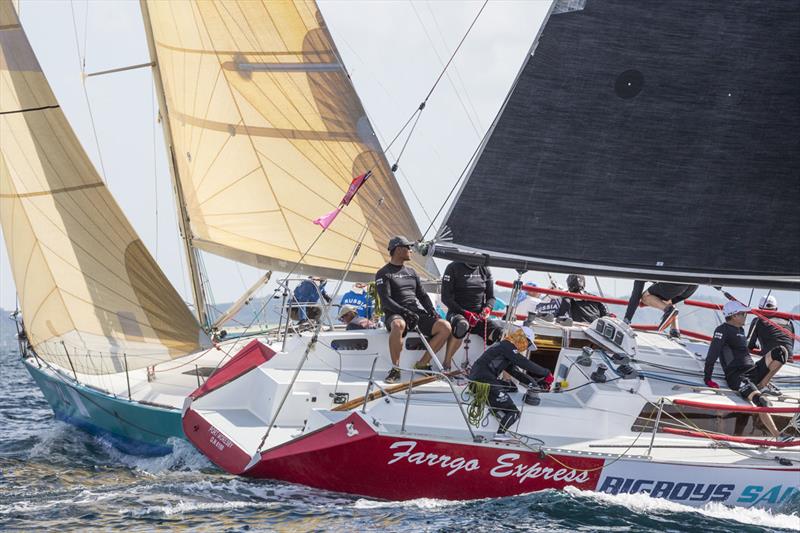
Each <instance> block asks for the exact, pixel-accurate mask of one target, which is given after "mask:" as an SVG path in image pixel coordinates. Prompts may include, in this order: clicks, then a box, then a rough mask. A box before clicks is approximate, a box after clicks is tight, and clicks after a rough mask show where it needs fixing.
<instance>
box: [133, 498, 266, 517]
mask: <svg viewBox="0 0 800 533" xmlns="http://www.w3.org/2000/svg"><path fill="white" fill-rule="evenodd" d="M261 505H262V504H261V503H259V502H240V501H229V502H187V501H183V500H180V501H179V502H178V503H175V504H166V505H155V506H150V507H145V508H144V509H133V510H127V511H125V514H129V515H131V516H135V517H140V516H152V515H157V516H174V515H182V514H186V513H192V512H195V511H227V510H229V509H242V508H245V507H259V506H261Z"/></svg>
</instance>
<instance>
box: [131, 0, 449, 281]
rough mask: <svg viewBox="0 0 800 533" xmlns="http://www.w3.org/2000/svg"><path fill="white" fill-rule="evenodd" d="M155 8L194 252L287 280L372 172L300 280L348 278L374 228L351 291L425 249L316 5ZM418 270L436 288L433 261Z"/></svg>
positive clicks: (232, 2) (176, 4) (151, 8)
mask: <svg viewBox="0 0 800 533" xmlns="http://www.w3.org/2000/svg"><path fill="white" fill-rule="evenodd" d="M145 8H146V9H147V11H148V12H149V17H145V19H146V21H147V19H148V18H149V21H150V24H151V28H152V33H153V37H154V40H155V48H156V61H157V65H158V67H157V68H158V69H159V72H160V74H161V77H162V80H163V84H164V91H165V93H166V100H167V107H168V110H167V114H168V120H169V121H170V126H171V129H172V135H173V142H174V146H173V152H174V157H175V162H176V166H177V169H178V174H179V177H180V184H181V186H182V189H183V194H184V197H185V201H186V205H187V210H188V215H189V219H190V226H191V233H192V244H193V245H194V246H196V247H199V248H200V249H202V250H205V251H208V252H212V253H215V254H218V255H221V256H224V257H228V258H230V259H234V260H237V261H240V262H243V263H246V264H250V265H252V266H256V267H262V268H273V269H277V270H284V271H286V270H287V269H289V268H291V267H292V266H293V265H294V264H295V262H297V261H298V260H300V258H301V256H302V255H303V252H305V251H306V250H307V249H308V247H309V246H310V245H311V244H312V242H313V241H314V239H315V238H316V237H317V236H318V235H319V233H320V230H321V228H320V227H319V226H317V225H314V224H313V223H312V220H313V219H315V218H316V217H319V216H320V215H324V214H325V213H328V212H330V211H331V210H332V209H334V208H335V207H336V206H337V205H338V204H339V201H340V200H341V199H342V197H343V195H344V193H345V192H346V191H347V188H348V186H349V184H350V182H351V180H352V179H353V178H354V177H356V176H359V175H361V174H363V173H364V172H366V171H368V170H372V172H373V175H374V177H373V178H371V179H370V180H369V181H367V183H366V184H365V185H364V187H362V189H361V191H360V192H359V193H358V196H356V198H355V200H354V201H353V202H352V203H351V204H350V205H349V206H348V207H346V208H345V209H344V211H343V212H342V213H341V214H340V215H339V216H338V218H337V219H336V220H335V222H334V223H333V224H332V225H331V226H330V228H329V229H328V231H327V233H326V234H325V235H324V236H323V237H322V238H321V239H320V240H319V242H317V243H316V244H315V245H314V246H313V247H312V248H311V250H310V252H309V253H308V255H307V256H306V257H305V258H304V259H303V262H302V263H303V264H302V265H301V268H299V269H298V270H300V271H307V272H314V273H318V274H327V275H340V274H341V272H342V271H343V270H345V268H346V265H347V262H348V260H349V258H350V256H351V254H352V252H353V250H354V249H355V247H356V244H357V242H358V241H359V238H360V235H361V233H362V229H363V228H364V226H365V224H366V223H367V221H369V222H370V225H369V231H368V233H367V235H366V237H365V238H364V240H363V245H362V247H361V249H360V251H359V253H358V255H357V257H356V258H355V261H354V263H353V266H352V269H351V275H350V276H349V278H350V279H371V278H372V276H373V275H374V273H375V271H376V270H377V269H379V268H380V267H381V266H383V265H384V264H385V263H386V259H387V252H386V244H387V242H388V240H389V238H391V237H392V236H393V235H398V234H399V235H405V236H406V237H408V238H411V239H417V238H419V236H420V232H419V229H418V228H417V225H416V223H415V222H414V219H413V217H412V215H411V212H410V210H409V208H408V205H407V204H406V202H405V199H404V198H403V195H402V192H401V191H400V188H399V187H398V185H397V183H396V181H395V179H394V176H393V175H392V173H391V171H390V169H389V165H388V164H387V161H386V158H385V157H384V155H383V152H382V150H381V148H380V145H379V143H378V142H377V139H376V137H375V133H374V132H373V129H372V126H371V125H370V123H369V121H368V120H367V118H366V116H365V112H364V108H363V106H362V105H361V102H360V101H359V99H358V96H357V95H356V93H355V90H354V89H353V85H352V83H351V82H350V79H349V77H348V76H347V73H346V71H345V69H344V66H343V65H342V64H341V62H340V60H339V57H338V54H337V53H336V49H335V46H334V44H333V41H332V39H331V36H330V33H329V32H328V30H327V28H326V27H325V22H324V20H323V19H322V16H321V15H320V13H319V11H318V9H317V5H316V3H314V2H313V1H309V2H304V1H286V0H264V1H259V0H248V1H236V0H224V1H216V2H190V1H180V0H179V1H171V2H163V1H160V0H156V1H150V0H148V1H147V2H146V3H145ZM146 23H147V22H146ZM381 198H383V205H381V206H378V203H379V200H380V199H381ZM420 260H421V261H424V258H422V259H420ZM414 266H415V267H416V268H417V270H418V271H420V274H422V275H423V276H435V272H436V270H435V266H434V265H433V263H432V262H430V260H428V263H427V264H425V265H423V264H422V263H418V264H415V265H414Z"/></svg>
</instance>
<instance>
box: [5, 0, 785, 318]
mask: <svg viewBox="0 0 800 533" xmlns="http://www.w3.org/2000/svg"><path fill="white" fill-rule="evenodd" d="M482 3H483V2H482V1H455V0H451V1H442V0H438V1H436V0H431V1H428V0H420V1H413V2H409V1H388V0H384V1H345V0H335V1H321V2H320V3H319V5H320V9H321V11H322V14H323V16H324V17H325V19H326V21H327V24H328V27H329V29H330V31H331V33H332V35H333V38H334V41H335V42H336V43H337V46H338V48H339V52H340V54H341V56H342V59H343V61H344V63H345V65H346V67H347V68H348V71H349V72H350V75H351V77H352V79H353V83H354V85H355V87H356V91H357V92H358V94H359V96H360V98H361V100H362V102H363V104H364V107H365V108H366V110H367V114H368V116H369V118H370V120H371V121H372V124H373V127H374V128H375V131H376V132H377V134H378V136H379V139H380V140H381V142H382V144H383V145H384V146H386V144H387V141H388V140H389V139H391V138H392V137H394V135H395V133H396V132H397V131H398V129H399V128H400V127H401V125H402V124H403V123H404V122H405V121H406V120H407V118H408V117H409V116H410V115H411V114H412V113H413V111H414V110H415V109H416V108H417V106H418V105H419V103H420V101H421V100H422V99H423V98H424V97H425V95H426V94H427V93H428V91H429V89H430V87H431V85H432V84H433V82H434V80H435V79H436V77H437V76H438V75H439V72H440V71H441V69H442V67H443V65H444V63H445V62H446V61H447V60H448V58H449V57H450V55H451V54H452V52H453V50H454V49H455V47H456V46H457V45H458V42H459V41H460V40H461V38H462V36H463V35H464V32H465V31H466V29H467V28H468V27H469V25H470V23H471V22H472V20H473V18H474V17H475V15H476V14H477V12H478V11H479V9H480V8H481V5H482ZM548 7H549V2H548V1H544V0H541V1H540V0H529V1H499V0H498V1H491V2H489V4H488V5H487V7H486V8H485V9H484V11H483V13H482V14H481V16H480V18H479V19H478V21H477V23H476V25H475V27H474V28H473V30H472V32H471V33H470V35H469V37H468V38H467V40H466V41H465V43H464V45H463V46H462V48H461V49H460V50H459V52H458V54H457V55H456V57H455V60H454V62H453V64H452V65H451V67H450V68H449V69H448V73H447V75H446V76H445V78H444V79H443V80H442V82H441V83H440V84H439V86H438V87H437V89H436V91H435V92H434V93H433V95H432V96H431V98H430V100H429V101H428V105H427V106H426V109H425V111H424V112H423V114H422V117H421V119H420V122H419V124H418V126H417V129H416V132H415V134H414V137H413V138H412V139H411V141H410V143H409V145H408V148H407V149H406V152H405V153H404V155H403V158H402V160H401V161H400V169H399V171H398V173H397V178H398V181H399V183H400V187H401V188H402V189H403V192H404V194H405V195H406V199H407V201H408V204H409V206H410V207H411V210H412V212H413V213H414V215H415V217H416V219H417V222H418V224H419V226H420V228H421V229H422V231H425V229H426V228H427V227H428V226H429V224H430V221H431V218H432V217H433V216H434V214H435V213H436V212H437V211H438V210H439V208H440V207H441V206H442V203H443V201H444V199H445V197H446V196H447V193H448V192H449V191H450V189H451V187H452V186H453V184H454V183H455V182H456V180H457V179H458V176H459V174H460V173H461V171H462V169H463V168H464V166H465V165H466V163H467V161H468V159H469V157H470V155H471V154H472V152H473V151H474V150H475V148H476V146H477V145H478V144H479V142H480V140H481V138H482V137H483V135H484V134H485V132H486V130H487V129H488V127H489V126H490V124H491V122H492V120H493V119H494V117H495V115H496V114H497V112H498V110H499V107H500V105H501V103H502V101H503V99H504V98H505V96H506V93H507V91H508V90H509V87H510V86H511V83H512V82H513V79H514V78H515V76H516V74H517V73H518V71H519V69H520V67H521V65H522V63H523V61H524V59H525V57H526V55H527V53H528V50H529V48H530V46H531V44H532V41H533V38H534V36H535V35H536V33H537V31H538V29H539V27H540V25H541V23H542V21H543V18H544V16H545V14H546V12H547V9H548ZM20 11H21V20H22V24H23V27H24V28H25V31H26V32H27V35H28V38H29V39H30V41H31V44H32V46H33V49H34V51H35V53H36V55H37V57H38V58H39V61H40V63H41V65H42V68H43V70H44V72H45V74H46V75H47V78H48V80H49V81H50V84H51V86H52V87H53V91H54V92H55V94H56V97H57V98H58V100H59V102H60V104H61V107H62V109H63V110H64V112H65V114H66V116H67V119H68V120H69V121H70V123H71V124H72V127H73V128H74V129H75V131H76V133H77V135H78V137H79V138H80V140H81V142H82V144H83V146H84V148H85V149H86V151H87V153H88V154H89V156H90V158H91V159H92V161H93V162H94V163H95V166H96V167H97V168H98V169H99V170H100V172H101V175H103V176H104V178H105V180H106V183H107V184H108V186H109V188H110V190H111V192H112V194H113V195H114V197H115V198H116V199H117V201H118V202H119V203H120V205H121V207H122V209H123V211H124V212H125V214H126V215H127V216H128V218H129V219H130V221H131V223H132V224H133V226H134V228H135V229H136V230H137V232H138V233H139V235H140V237H141V239H142V241H143V242H144V243H145V245H146V246H147V247H148V248H149V250H150V252H151V253H152V254H153V256H154V257H155V258H156V260H157V262H158V263H159V265H160V266H161V267H162V269H163V270H164V271H165V273H166V275H167V277H168V278H169V279H170V280H171V281H172V283H173V285H174V286H175V288H176V289H177V290H178V292H179V293H180V294H181V295H182V296H183V297H184V299H185V300H187V301H190V300H191V289H190V285H189V282H188V276H187V273H186V267H185V264H184V257H183V251H182V247H181V244H180V242H179V236H178V231H177V222H176V217H175V204H174V199H173V195H172V191H171V184H170V178H169V172H168V168H167V163H166V159H165V148H164V143H163V137H162V132H161V126H160V125H159V124H157V122H156V120H155V117H156V115H157V104H156V99H155V94H154V89H153V84H152V75H151V73H150V70H149V69H139V70H133V71H127V72H121V73H116V74H109V75H104V76H97V77H91V78H87V79H86V80H85V85H84V84H82V79H81V78H82V77H81V63H82V62H84V60H85V72H87V73H91V72H97V71H101V70H106V69H112V68H118V67H124V66H129V65H136V64H141V63H146V62H149V56H148V52H147V46H146V42H145V36H144V28H143V24H142V18H141V13H140V11H139V3H138V1H118V0H103V1H89V2H87V1H84V0H74V1H73V2H68V1H66V0H61V1H48V0H21V1H20ZM84 86H85V94H84ZM87 97H88V104H87ZM92 118H93V120H94V130H93V127H92ZM94 131H96V136H95V134H94ZM96 139H97V140H96ZM395 157H396V154H395V153H392V152H389V157H388V158H389V161H390V162H394V160H395ZM444 211H445V212H446V209H445V210H444ZM439 222H440V220H437V221H436V224H435V225H434V226H433V230H431V232H429V236H430V235H431V234H432V233H434V232H435V230H436V229H437V228H438V225H439ZM203 260H204V262H205V266H206V269H207V271H208V273H209V277H210V280H211V286H212V287H213V299H214V300H215V301H216V302H219V303H222V302H230V301H233V300H236V299H237V298H238V297H239V296H240V295H241V294H242V293H243V292H244V291H245V290H246V289H247V287H249V286H250V285H251V284H252V283H253V282H254V281H255V280H256V279H258V278H259V277H260V275H261V274H262V272H260V271H258V270H256V269H253V268H250V267H247V266H244V265H239V264H236V263H233V262H231V261H228V260H225V259H221V258H218V257H216V256H213V255H210V254H203ZM443 266H444V265H443V264H441V267H440V268H442V269H443ZM494 273H495V278H496V279H507V280H512V279H513V278H514V277H515V273H514V272H512V271H509V270H505V269H496V270H495V271H494ZM555 278H556V279H557V280H558V281H559V282H560V283H562V284H563V283H564V281H563V280H564V278H565V276H564V275H555ZM524 279H525V280H530V281H534V282H536V283H538V284H540V285H547V277H546V275H545V274H544V273H527V274H526V275H525V276H524ZM600 285H601V287H602V289H603V292H604V293H606V294H607V295H608V294H612V295H621V294H624V293H626V292H627V291H629V290H630V282H628V281H625V280H611V279H605V278H601V279H600ZM588 288H589V289H590V290H593V291H595V292H597V286H596V285H595V283H594V282H590V283H589V287H588ZM732 292H733V293H734V294H735V295H736V296H737V297H739V298H740V299H742V300H743V301H745V302H747V301H748V300H749V297H750V291H749V290H747V289H737V290H734V291H732ZM764 292H766V291H756V293H755V298H757V297H758V296H759V295H760V294H762V293H764ZM774 294H776V295H777V296H778V297H779V299H780V300H781V302H780V303H781V307H782V308H784V309H791V308H792V307H794V306H796V305H800V293H797V292H792V293H789V292H786V291H777V292H776V293H774ZM15 299H16V295H15V290H14V282H13V279H12V276H11V271H10V268H9V265H8V258H7V256H6V250H5V247H2V248H1V249H0V307H3V308H5V309H13V308H14V307H15V305H16V303H15Z"/></svg>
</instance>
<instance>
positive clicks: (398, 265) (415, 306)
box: [375, 236, 450, 383]
mask: <svg viewBox="0 0 800 533" xmlns="http://www.w3.org/2000/svg"><path fill="white" fill-rule="evenodd" d="M413 244H414V243H413V242H412V241H409V240H408V239H406V238H405V237H402V236H397V237H392V239H391V240H390V241H389V246H388V249H389V254H390V255H391V259H390V260H389V262H388V263H387V264H386V265H384V266H383V268H381V269H380V270H378V272H377V273H376V274H375V286H376V287H377V290H378V296H379V297H380V302H381V309H382V310H383V314H384V316H385V317H386V320H385V323H386V329H387V330H388V331H389V355H390V356H391V358H392V365H393V366H392V369H391V371H389V375H387V376H386V379H385V380H384V381H385V382H386V383H396V382H397V381H399V380H400V368H399V367H398V365H399V364H400V352H401V351H402V350H403V337H405V335H406V333H407V332H408V331H413V330H415V329H417V328H419V331H420V332H421V333H422V334H423V335H426V336H430V337H431V340H430V346H431V349H432V350H433V351H434V352H438V351H439V349H440V348H441V347H442V346H444V344H445V342H447V339H448V338H449V337H450V324H449V323H448V322H447V321H446V320H443V319H441V318H439V316H438V315H437V314H436V310H435V309H434V307H433V302H431V299H430V297H429V296H428V293H426V292H425V290H424V289H423V288H422V281H420V279H419V276H418V275H417V273H416V271H415V270H414V269H413V268H411V267H407V266H405V262H406V261H409V260H411V246H412V245H413ZM435 355H436V354H435V353H433V354H429V353H427V352H425V355H423V356H422V358H421V359H420V360H419V361H418V362H417V363H416V364H415V365H414V367H415V368H420V369H428V370H430V361H431V357H434V356H435Z"/></svg>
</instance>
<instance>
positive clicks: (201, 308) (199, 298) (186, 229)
mask: <svg viewBox="0 0 800 533" xmlns="http://www.w3.org/2000/svg"><path fill="white" fill-rule="evenodd" d="M139 6H140V7H141V10H142V19H143V22H144V31H145V35H147V49H148V51H149V53H150V60H151V62H152V63H151V64H152V70H153V83H155V86H156V94H157V96H158V108H159V113H160V115H161V117H160V118H161V127H162V130H163V132H164V143H165V144H166V147H167V152H168V153H167V157H168V159H169V174H170V177H171V178H172V188H173V190H174V191H175V203H176V204H177V209H178V227H179V229H180V232H181V239H182V240H183V246H184V251H185V252H186V261H187V264H188V267H189V277H190V278H191V282H192V296H193V297H194V303H195V307H196V310H197V319H198V321H199V322H200V325H201V326H202V328H203V329H205V330H208V328H209V319H208V310H207V306H206V297H205V292H204V291H203V280H202V277H201V275H200V265H199V261H198V257H197V254H198V250H197V248H195V247H194V246H193V245H192V230H191V226H190V224H189V213H188V212H187V210H186V201H185V200H184V196H183V188H182V187H181V180H180V177H179V175H178V165H177V162H176V161H175V149H174V146H175V144H174V142H173V137H172V128H171V127H170V124H169V111H168V109H167V98H166V95H165V93H164V83H163V81H162V79H161V72H160V71H159V69H158V52H157V51H156V44H155V39H154V37H153V30H152V27H151V25H150V12H149V11H148V8H147V1H146V0H139Z"/></svg>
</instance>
